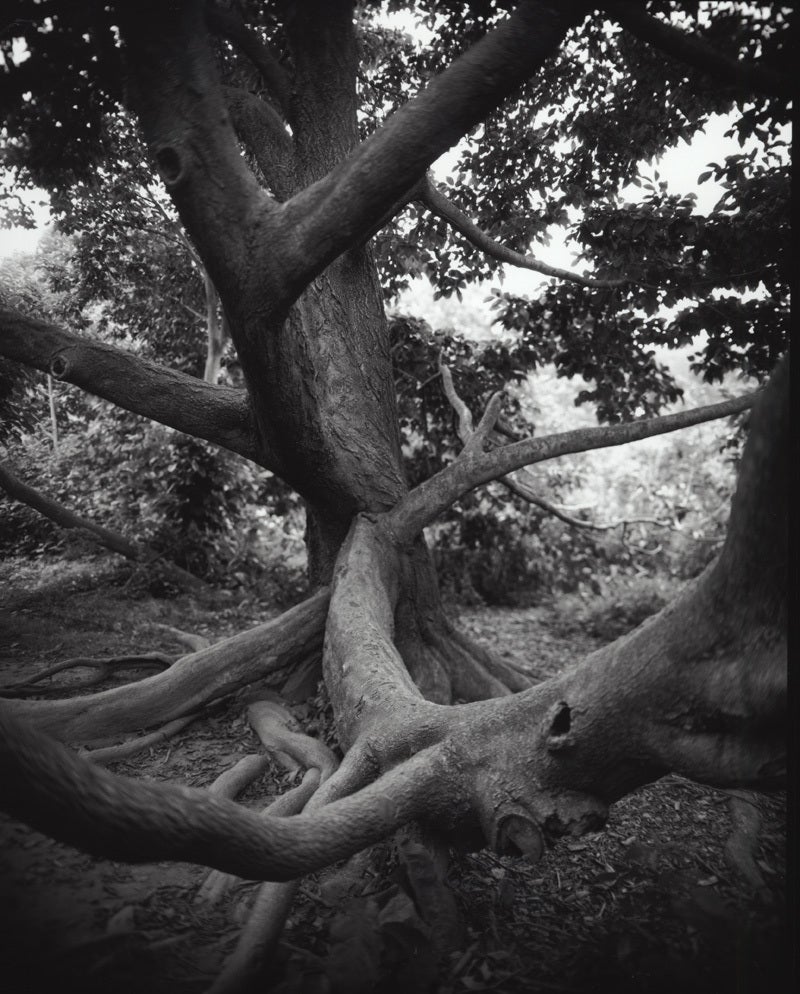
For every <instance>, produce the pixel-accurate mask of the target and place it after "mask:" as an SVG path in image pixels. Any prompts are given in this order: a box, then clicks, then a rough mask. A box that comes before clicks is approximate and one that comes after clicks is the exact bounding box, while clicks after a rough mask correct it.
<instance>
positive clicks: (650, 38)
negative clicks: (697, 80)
mask: <svg viewBox="0 0 800 994" xmlns="http://www.w3.org/2000/svg"><path fill="white" fill-rule="evenodd" d="M604 7H605V9H606V10H607V11H608V13H609V14H610V15H611V17H613V18H614V20H616V21H617V23H618V24H619V25H620V26H621V27H623V28H625V29H626V30H627V31H630V32H631V34H633V35H636V37H637V38H640V39H641V40H642V41H645V42H647V43H648V44H650V45H653V46H654V47H655V48H658V49H660V50H661V51H662V52H666V53H667V54H668V55H671V56H673V57H674V58H675V59H677V60H678V61H680V62H684V63H686V64H687V65H690V66H693V67H694V68H695V69H699V70H701V71H702V72H705V73H708V74H709V75H713V76H716V77H718V78H719V79H720V80H723V81H724V82H726V83H732V84H734V85H735V86H739V87H741V88H742V89H745V90H750V91H754V92H756V93H764V94H766V95H767V96H775V97H788V98H791V97H792V96H793V94H794V84H793V83H792V81H791V80H790V79H789V78H788V77H786V76H781V75H780V74H779V73H776V72H773V71H772V70H771V69H769V68H767V67H766V66H763V65H757V64H755V63H752V62H744V61H741V60H738V59H735V58H732V57H731V56H729V55H725V54H724V53H723V52H720V51H718V50H717V49H715V48H714V47H713V45H709V44H708V43H707V42H705V41H703V40H702V39H701V38H698V37H697V36H696V35H693V34H687V32H685V31H681V29H680V28H676V27H673V25H671V24H667V23H666V22H664V21H661V20H659V19H658V18H657V17H653V16H652V15H651V14H648V13H647V11H646V10H645V9H644V7H643V5H642V4H639V3H630V2H624V0H622V2H610V3H606V4H604Z"/></svg>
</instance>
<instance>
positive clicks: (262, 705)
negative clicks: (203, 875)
mask: <svg viewBox="0 0 800 994" xmlns="http://www.w3.org/2000/svg"><path fill="white" fill-rule="evenodd" d="M248 717H249V719H250V724H251V725H252V726H253V728H254V729H255V730H256V733H257V734H258V737H259V738H260V739H261V741H262V742H263V743H264V746H265V748H267V749H270V750H272V751H274V752H278V753H285V754H287V755H288V756H290V757H291V758H292V759H293V760H296V761H297V762H302V764H303V765H304V766H306V767H308V768H307V770H306V773H305V776H304V777H303V780H302V783H300V785H299V786H297V787H295V788H294V789H293V790H290V791H287V793H285V794H282V795H281V796H280V797H279V798H277V800H275V801H274V802H273V803H272V804H271V805H269V807H267V808H266V809H265V811H264V812H263V814H264V815H267V816H270V817H275V816H281V817H283V816H286V815H292V814H297V813H299V812H300V811H302V810H303V809H304V808H305V806H306V803H307V802H308V801H309V800H310V799H311V797H312V795H313V794H314V792H315V791H316V790H317V788H318V787H319V785H320V784H321V783H322V782H323V781H324V780H327V779H328V777H330V775H331V774H332V773H333V772H334V771H335V769H336V767H337V765H338V762H337V759H336V757H335V756H334V754H333V753H332V752H331V750H330V749H328V748H327V746H325V745H323V744H322V743H321V742H319V741H317V740H316V739H312V738H311V737H310V736H308V735H304V734H302V733H300V732H298V731H295V730H294V728H293V727H292V726H293V725H296V722H295V721H294V719H293V717H292V715H291V714H290V713H289V711H288V710H287V709H286V708H285V707H284V706H283V705H282V704H281V703H279V702H278V701H276V700H260V701H254V702H253V703H252V704H251V705H250V706H249V708H248ZM235 879H236V878H235V877H231V876H230V875H226V876H222V875H219V874H216V873H215V874H212V875H210V876H209V878H208V879H207V880H206V881H205V884H204V893H203V897H204V899H205V900H208V901H217V900H219V899H220V898H221V897H222V896H223V895H224V894H225V892H226V890H227V888H228V887H229V886H230V885H231V884H232V883H233V882H234V881H235ZM297 886H298V884H297V882H295V881H292V882H290V883H266V884H262V886H261V887H260V888H259V890H258V893H257V894H256V897H255V900H254V901H253V905H252V907H251V908H250V912H249V915H248V919H247V924H246V925H245V927H244V929H243V930H242V934H241V936H240V937H239V941H238V943H237V945H236V949H235V950H234V952H233V954H232V955H231V956H230V957H229V959H228V960H227V962H226V963H225V966H224V968H223V970H222V972H221V973H220V975H219V976H218V977H217V979H216V981H215V983H214V984H213V985H212V987H211V988H210V990H209V992H208V994H232V992H234V991H241V990H243V989H245V988H246V985H247V983H248V982H249V981H250V980H253V979H254V978H255V977H256V976H257V975H258V974H259V972H260V970H261V966H262V963H263V962H264V959H265V957H266V956H267V954H268V953H269V951H270V950H271V949H272V948H273V946H274V945H275V942H276V941H277V940H278V937H279V936H280V934H281V932H282V931H283V926H284V923H285V921H286V916H287V915H288V913H289V909H290V908H291V905H292V901H293V900H294V895H295V893H296V891H297Z"/></svg>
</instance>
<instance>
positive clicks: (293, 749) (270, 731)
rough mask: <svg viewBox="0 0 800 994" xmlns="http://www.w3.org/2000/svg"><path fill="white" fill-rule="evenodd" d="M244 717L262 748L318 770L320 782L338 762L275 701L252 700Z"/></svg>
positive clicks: (324, 746)
mask: <svg viewBox="0 0 800 994" xmlns="http://www.w3.org/2000/svg"><path fill="white" fill-rule="evenodd" d="M247 717H248V719H249V721H250V724H251V725H252V726H253V728H254V729H255V732H256V734H257V735H258V737H259V738H260V739H261V742H262V743H263V745H264V748H265V749H267V750H268V751H269V752H273V753H285V754H286V755H288V756H290V757H291V758H292V759H293V760H294V761H295V762H296V763H297V764H298V765H299V766H302V767H304V768H305V769H317V770H319V772H320V780H321V781H322V780H327V779H328V777H329V776H330V775H331V773H333V771H334V770H335V769H336V767H337V766H338V765H339V761H338V760H337V758H336V757H335V756H334V754H333V753H332V752H331V750H330V749H329V748H328V747H327V746H326V745H325V744H324V743H322V742H320V741H319V739H313V738H311V736H310V735H305V734H303V733H302V732H300V731H297V730H296V728H297V722H296V721H295V719H294V717H293V716H292V715H291V714H290V713H289V711H288V710H287V709H286V708H285V707H284V706H283V705H282V704H281V703H279V702H278V701H277V700H258V701H253V703H252V704H250V706H249V707H248V709H247ZM292 726H294V727H292Z"/></svg>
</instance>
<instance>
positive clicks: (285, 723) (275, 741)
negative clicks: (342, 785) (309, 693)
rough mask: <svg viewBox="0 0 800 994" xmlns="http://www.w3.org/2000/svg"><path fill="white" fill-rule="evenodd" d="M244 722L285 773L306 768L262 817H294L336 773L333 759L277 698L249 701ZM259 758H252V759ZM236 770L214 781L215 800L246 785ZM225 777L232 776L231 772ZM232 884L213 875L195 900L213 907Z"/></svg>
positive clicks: (231, 879)
mask: <svg viewBox="0 0 800 994" xmlns="http://www.w3.org/2000/svg"><path fill="white" fill-rule="evenodd" d="M248 718H249V720H250V724H251V725H252V726H253V728H254V729H255V731H256V734H257V735H258V737H259V738H260V739H261V742H262V743H263V745H264V747H265V748H266V749H267V750H268V752H269V753H270V754H271V756H272V757H273V758H274V759H275V760H277V761H278V762H279V763H281V765H283V766H284V768H285V769H287V770H289V771H290V772H294V771H295V770H297V769H299V768H301V767H302V768H306V774H305V776H304V778H303V781H302V782H301V783H300V784H299V785H298V786H297V787H294V788H292V789H291V790H288V791H286V793H284V794H282V795H281V796H280V797H278V798H277V799H276V800H274V801H273V802H272V803H271V804H269V805H268V806H267V807H266V808H265V809H264V811H263V812H262V814H263V815H270V816H273V817H274V816H278V817H284V816H286V815H291V814H298V813H299V812H300V811H302V810H303V808H304V807H305V804H306V802H307V801H308V800H309V798H310V797H311V795H312V794H313V793H314V791H315V790H316V789H317V787H318V786H319V785H320V783H321V782H322V781H323V780H326V779H327V778H328V777H329V776H330V774H331V773H333V771H334V770H335V769H336V767H337V765H338V762H337V759H336V757H335V756H334V754H333V753H332V752H331V750H330V749H328V747H327V746H325V745H323V743H321V742H319V741H317V740H316V739H312V738H311V737H310V736H309V735H304V734H303V733H302V732H299V731H297V730H296V728H297V722H296V721H295V719H294V717H293V716H292V714H291V712H289V711H288V710H287V708H286V707H285V706H284V705H283V704H282V703H281V702H280V700H279V699H278V698H277V697H275V698H273V699H265V700H258V701H253V702H252V703H251V704H250V706H249V708H248ZM261 758H262V757H252V759H261ZM248 759H251V757H248ZM263 759H264V760H265V761H266V762H267V763H268V762H269V757H266V756H265V757H263ZM257 766H258V764H256V763H254V762H250V763H249V764H248V766H247V770H246V772H248V773H249V771H250V770H256V769H257ZM238 767H242V771H241V772H240V774H239V776H238V777H237V778H234V777H233V776H228V777H227V779H223V778H224V777H226V774H223V775H222V777H219V778H218V779H217V780H216V781H215V783H214V784H213V785H212V788H211V789H212V792H213V793H214V794H215V795H216V796H223V795H224V796H228V797H235V796H236V793H238V790H239V789H241V788H240V787H239V784H240V783H241V786H242V788H243V787H244V786H246V783H242V780H243V779H244V775H245V769H244V767H243V763H242V762H240V763H238V764H237V766H236V767H234V769H237V768H238ZM228 773H229V774H232V773H233V771H232V770H231V771H228ZM255 775H257V774H254V775H253V776H252V777H251V779H255ZM229 791H230V792H229ZM233 791H235V793H234V792H233ZM236 880H237V877H235V876H232V875H230V874H224V873H219V872H218V871H213V872H212V873H210V874H209V875H208V877H207V878H206V880H205V881H204V883H203V886H202V887H201V888H200V890H199V891H198V894H197V898H198V899H199V900H202V901H206V902H208V903H216V902H217V901H220V900H221V899H222V897H223V896H224V895H225V893H226V892H227V890H228V889H229V888H230V887H231V886H232V885H233V884H234V883H235V882H236Z"/></svg>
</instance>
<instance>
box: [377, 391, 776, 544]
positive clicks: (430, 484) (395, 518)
mask: <svg viewBox="0 0 800 994" xmlns="http://www.w3.org/2000/svg"><path fill="white" fill-rule="evenodd" d="M756 397H757V393H750V394H745V395H744V396H742V397H736V398H734V399H733V400H726V401H723V402H722V403H719V404H710V405H708V406H706V407H696V408H693V409H692V410H690V411H681V412H679V413H677V414H667V415H664V416H662V417H660V418H648V419H643V420H641V421H629V422H626V423H625V424H619V425H610V426H603V427H599V428H578V429H575V430H574V431H566V432H561V433H559V434H556V435H545V436H543V437H542V438H527V439H523V440H522V441H520V442H514V443H512V444H511V445H507V446H505V447H503V448H500V449H493V450H492V451H490V452H484V453H474V452H467V451H464V452H462V453H461V455H460V456H459V457H458V458H457V459H456V460H455V461H454V462H452V463H451V464H450V465H449V466H446V467H445V468H444V469H443V470H442V471H441V472H439V473H437V474H436V475H435V476H432V477H431V478H430V479H428V480H426V481H425V482H424V483H421V484H420V485H419V486H418V487H416V488H415V489H414V490H412V491H411V493H409V494H408V495H407V496H406V497H404V498H403V499H402V500H401V501H400V502H399V503H398V504H397V505H396V506H395V507H394V508H393V509H392V510H391V511H389V512H388V514H387V515H386V521H387V525H388V526H389V528H390V529H391V530H392V532H393V534H394V535H395V537H396V539H397V540H398V541H401V542H408V541H410V540H411V539H412V538H413V537H414V536H415V535H417V534H418V533H419V532H420V531H421V530H422V528H424V527H425V526H426V525H428V524H430V522H431V521H433V520H434V519H435V518H436V517H438V515H439V514H441V513H442V512H443V511H445V510H446V509H447V508H448V507H450V505H451V504H453V503H454V502H455V501H457V500H458V499H459V498H460V497H462V496H463V495H464V494H465V493H469V491H470V490H474V489H475V488H476V487H479V486H480V485H481V484H483V483H488V482H489V481H490V480H496V479H499V478H500V477H502V476H505V475H506V474H507V473H510V472H513V471H514V470H516V469H521V468H522V467H523V466H530V465H532V464H533V463H537V462H544V461H545V460H547V459H554V458H556V457H557V456H563V455H567V454H569V453H571V452H585V451H587V450H589V449H601V448H606V447H608V446H612V445H623V444H625V443H627V442H636V441H639V440H640V439H642V438H650V437H651V436H652V435H662V434H665V433H666V432H671V431H678V430H679V429H681V428H688V427H690V426H691V425H696V424H702V423H703V422H704V421H714V420H716V419H717V418H724V417H728V416H730V415H732V414H740V413H741V412H742V411H746V410H748V409H749V408H750V407H752V406H753V404H754V402H755V399H756Z"/></svg>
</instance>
